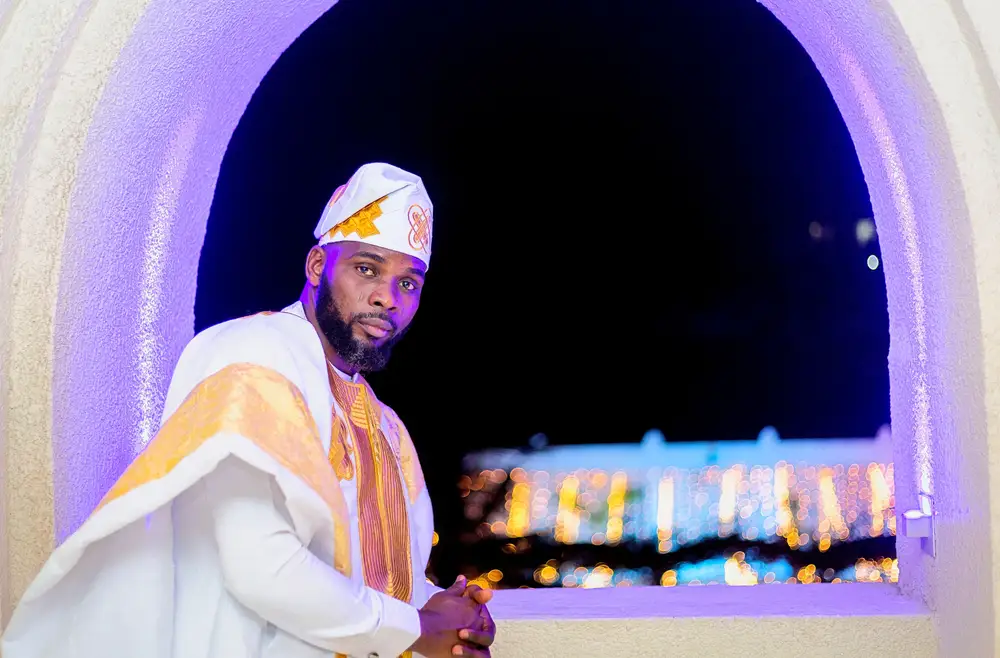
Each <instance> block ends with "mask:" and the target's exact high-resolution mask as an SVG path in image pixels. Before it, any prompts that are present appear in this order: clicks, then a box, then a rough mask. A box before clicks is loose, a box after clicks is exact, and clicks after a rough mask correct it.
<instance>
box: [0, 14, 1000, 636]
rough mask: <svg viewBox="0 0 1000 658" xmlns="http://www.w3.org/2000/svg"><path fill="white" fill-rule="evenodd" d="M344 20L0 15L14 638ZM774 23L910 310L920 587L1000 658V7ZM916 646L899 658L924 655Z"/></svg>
mask: <svg viewBox="0 0 1000 658" xmlns="http://www.w3.org/2000/svg"><path fill="white" fill-rule="evenodd" d="M332 4H333V2H332V1H330V0H323V1H320V0H275V1H274V2H269V3H229V2H223V1H221V0H200V1H196V0H89V1H83V0H31V2H28V1H27V0H13V1H12V2H7V3H4V4H2V5H0V80H2V81H3V82H2V85H0V209H2V211H0V212H2V213H3V214H2V221H0V309H2V312H0V473H2V475H0V478H2V482H0V484H2V486H0V506H2V509H0V513H2V515H3V516H2V519H0V520H2V524H0V617H2V618H3V619H4V620H5V619H6V618H7V617H8V616H9V613H10V608H11V605H12V604H13V602H14V601H16V599H17V597H18V596H19V595H20V593H21V592H22V591H23V589H24V587H25V586H26V585H27V583H28V582H30V579H31V578H32V577H33V575H34V573H35V572H36V571H37V570H38V568H39V567H40V566H41V564H42V562H43V561H44V559H45V557H46V555H47V554H48V552H49V551H50V550H51V548H52V546H53V545H54V543H55V542H56V541H58V540H59V539H61V538H63V537H65V536H66V535H67V534H68V533H70V532H72V530H73V529H75V528H76V527H77V526H78V525H79V523H80V522H82V520H83V519H84V518H86V516H87V514H88V513H89V511H90V509H92V507H93V506H94V504H95V503H96V502H97V500H98V499H99V498H100V497H101V495H102V493H103V492H104V490H105V489H106V488H107V487H108V486H109V485H110V484H111V482H112V481H113V480H114V479H115V477H116V476H117V475H118V473H120V472H121V471H122V470H123V468H124V467H125V465H126V463H127V462H128V461H129V460H130V459H131V458H132V457H133V456H134V454H135V451H136V450H137V449H139V448H140V447H141V445H142V444H143V442H144V440H145V439H146V438H147V437H148V435H149V433H150V432H152V431H154V430H155V426H156V422H157V420H158V416H159V413H160V407H161V403H162V395H163V389H164V387H165V385H166V382H167V380H168V377H169V373H170V369H171V368H172V366H173V364H174V362H175V361H176V358H177V356H178V354H179V352H180V349H181V348H182V346H183V345H184V343H185V342H186V341H187V340H188V339H189V338H190V336H191V334H192V330H193V307H194V293H195V279H196V274H197V267H198V257H199V252H200V249H201V245H202V241H203V238H204V234H205V222H206V220H207V217H208V213H209V206H210V203H211V199H212V193H213V190H214V185H215V181H216V178H217V176H218V170H219V165H220V163H221V160H222V156H223V154H224V152H225V148H226V145H227V143H228V140H229V138H230V136H231V134H232V131H233V129H234V128H235V126H236V123H237V122H238V120H239V117H240V115H241V113H242V112H243V110H244V108H245V107H246V105H247V103H248V101H249V100H250V97H251V95H252V93H253V91H254V89H255V88H256V86H257V84H258V83H259V81H260V80H261V78H262V77H263V76H264V74H265V73H266V71H267V70H268V68H269V67H270V66H271V65H272V64H273V62H274V61H275V60H276V59H277V57H278V56H279V55H280V54H281V52H282V51H283V50H284V49H285V48H286V47H287V46H288V45H289V44H290V43H291V42H292V41H293V40H294V39H295V38H296V37H297V36H298V35H299V34H300V33H301V32H302V31H303V30H304V29H305V28H306V27H307V26H308V25H309V24H310V23H311V22H313V21H314V20H315V19H316V18H317V17H318V16H319V15H321V14H322V13H323V12H324V11H325V10H327V9H328V8H329V7H330V6H332ZM763 4H765V5H766V6H767V7H768V8H770V9H771V11H773V12H774V13H775V15H776V16H777V17H778V18H779V19H780V20H781V21H782V22H783V23H784V24H785V25H786V26H787V27H788V28H789V29H790V30H791V31H792V33H793V34H794V35H795V36H796V37H797V38H798V39H799V40H800V41H801V42H802V44H803V45H804V47H805V48H806V50H807V51H808V52H809V53H810V55H811V56H812V58H813V61H814V62H815V63H816V66H817V67H818V69H819V70H820V72H821V73H822V74H823V76H824V78H825V79H826V81H827V83H828V85H829V86H830V89H831V91H832V93H833V95H834V98H835V99H836V100H837V103H838V105H839V107H840V109H841V111H842V113H843V115H844V118H845V121H846V123H847V126H848V128H849V129H850V131H851V134H852V137H853V139H854V142H855V145H856V148H857V150H858V154H859V157H860V160H861V164H862V168H863V170H864V172H865V177H866V180H867V182H868V185H869V189H870V191H871V195H872V204H873V207H874V209H875V221H876V223H877V225H878V229H879V237H880V244H881V248H882V253H883V260H884V266H885V275H886V282H887V288H888V299H889V318H890V333H891V350H890V354H889V358H888V366H889V369H890V382H891V404H892V424H893V437H894V439H895V442H896V444H895V448H894V449H895V454H894V458H895V461H896V465H897V468H896V487H897V500H898V508H899V509H906V508H907V507H910V506H915V504H916V492H917V491H918V490H925V491H927V492H929V493H932V494H933V495H934V499H935V505H936V513H937V517H936V522H937V527H938V540H937V557H936V558H931V557H930V556H929V555H928V554H926V553H924V552H922V551H921V550H920V547H919V544H918V543H917V542H915V541H914V540H906V539H900V540H899V542H898V549H899V554H900V560H901V583H900V589H901V591H902V592H903V593H904V594H905V595H906V596H908V597H910V600H912V601H914V602H918V603H919V604H920V605H926V606H927V609H929V610H930V611H931V612H932V613H933V620H934V625H935V627H934V628H935V633H936V637H937V641H938V643H939V644H938V647H937V650H938V652H939V653H938V655H941V656H992V655H995V653H996V650H997V647H998V646H1000V644H998V642H997V629H998V625H997V624H996V611H997V600H996V597H997V592H998V587H997V586H998V585H1000V560H998V557H1000V516H998V514H1000V512H998V510H997V505H996V504H992V503H991V501H992V500H993V499H994V498H995V497H996V496H997V494H998V493H1000V492H998V489H1000V304H997V303H996V301H995V300H997V299H1000V222H998V221H997V220H996V218H997V217H998V216H1000V119H998V117H1000V91H998V78H997V73H998V68H997V66H998V64H1000V5H997V3H996V2H994V1H993V0H966V1H964V2H962V1H959V0H951V1H949V0H923V1H922V2H920V3H914V2H912V1H909V0H813V1H812V2H808V3H807V2H797V1H796V0H764V2H763ZM751 589H754V590H763V589H765V588H751ZM779 589H782V590H785V591H787V590H788V589H789V588H779ZM753 596H764V595H760V594H754V595H753ZM789 596H792V595H789ZM561 613H562V611H561V610H558V609H556V610H554V611H553V616H554V617H558V616H559V615H560V614H561ZM637 616H642V615H639V614H638V613H637ZM859 619H861V618H860V617H858V618H857V619H840V618H835V617H834V616H830V617H829V618H828V619H826V621H823V622H822V623H820V621H819V620H814V622H815V624H813V623H811V624H810V626H809V628H826V627H825V626H823V624H826V623H829V624H831V625H832V626H830V628H831V629H833V628H834V627H842V628H846V626H844V625H848V624H850V625H852V626H851V628H855V627H856V625H857V624H863V623H864V622H863V621H858V620H859ZM901 619H905V620H910V621H906V622H905V623H911V621H912V623H914V624H917V625H918V626H919V624H920V623H925V624H926V619H924V622H921V621H920V618H919V616H918V617H912V618H911V617H906V616H905V615H903V616H900V615H897V616H896V618H895V621H893V622H892V623H893V624H896V623H904V622H903V621H900V620H901ZM510 623H511V624H516V626H511V627H510V628H511V633H510V634H509V635H508V636H506V637H505V638H504V639H503V640H502V644H501V646H500V647H498V655H524V654H522V653H519V652H520V651H521V649H519V648H518V647H521V646H528V644H523V645H522V644H517V643H519V642H522V641H523V642H526V643H529V644H530V643H531V642H534V641H535V640H531V639H522V638H532V637H537V639H538V640H541V639H543V638H542V636H541V635H540V634H541V633H543V632H544V631H543V630H538V629H541V628H543V627H545V626H546V625H548V631H547V632H548V633H549V634H550V635H549V636H548V638H547V639H548V640H549V641H550V642H553V641H555V640H554V639H553V638H556V639H559V638H565V642H566V643H572V642H575V641H576V640H572V639H571V638H570V636H572V635H574V634H575V633H576V632H577V630H576V629H577V628H578V627H577V626H575V624H578V623H579V622H578V621H574V622H569V621H564V622H559V623H556V622H546V621H545V620H528V621H525V620H521V621H518V620H512V621H511V622H510ZM629 623H630V622H627V621H622V620H621V618H619V619H618V620H617V621H614V620H612V621H609V622H607V623H605V622H601V623H600V624H598V623H596V622H595V623H594V624H593V627H594V628H598V627H599V628H602V629H603V630H602V631H601V633H600V635H601V637H604V638H611V637H614V638H619V637H620V638H621V639H620V643H618V644H616V646H618V647H631V648H632V649H634V652H633V655H654V654H649V653H643V651H648V649H647V648H644V647H645V646H647V645H640V644H638V642H639V641H640V640H637V639H635V638H634V637H633V639H629V637H630V635H632V636H634V635H636V634H635V633H631V634H630V633H628V632H627V631H628V630H629V629H631V628H632V626H629ZM643 623H645V622H643ZM650 623H653V624H654V626H650V627H649V628H646V627H643V628H642V630H643V631H644V632H648V633H650V634H654V635H655V634H656V633H660V632H664V633H668V632H669V634H671V635H672V636H675V637H691V638H694V637H697V636H703V637H707V636H708V635H711V634H712V633H716V634H717V635H718V642H719V647H720V650H721V647H723V646H725V645H726V640H725V639H724V638H726V637H729V641H730V642H731V640H732V637H734V636H733V632H734V631H738V632H739V633H743V632H744V631H746V632H747V633H749V634H754V633H757V634H758V635H757V636H758V637H759V633H761V632H763V630H764V629H765V628H766V630H767V633H768V634H770V633H779V634H783V633H785V632H786V631H790V629H791V627H792V626H794V624H795V620H794V619H792V618H789V617H781V616H777V615H776V616H773V617H768V618H767V619H764V620H762V621H759V622H752V623H751V622H746V621H745V620H742V621H741V620H740V619H735V620H730V621H729V622H723V621H719V620H716V621H711V618H698V619H690V618H686V619H676V620H674V621H671V622H670V623H669V624H667V626H664V624H666V622H663V621H662V620H660V621H655V622H650ZM539 624H541V626H539ZM565 624H569V625H568V626H567V625H565ZM602 624H603V625H602ZM705 624H708V626H705ZM741 624H743V625H741ZM838 625H839V626H838ZM668 626H669V631H667V630H663V629H665V628H667V627H668ZM514 628H518V629H521V630H517V631H514V630H513V629H514ZM635 628H636V630H638V627H635ZM857 628H861V626H857ZM560 629H564V630H566V631H567V632H566V633H561V632H559V633H557V635H551V633H553V632H557V631H559V630H560ZM657 629H660V630H657ZM755 629H757V630H755ZM797 632H799V633H801V632H820V631H812V630H809V631H806V630H802V629H799V631H797ZM824 632H825V631H824ZM830 632H833V631H832V630H831V631H830ZM857 632H859V633H860V632H862V631H860V630H858V631H857ZM914 632H916V631H914ZM533 634H538V635H537V636H536V635H533ZM590 636H593V638H594V639H593V641H594V642H598V641H601V640H600V639H599V638H598V637H597V636H596V635H594V634H593V633H591V634H590ZM706 641H708V640H706ZM873 641H875V640H874V638H873ZM629 643H631V644H629ZM563 646H570V644H563ZM581 646H583V645H581ZM591 646H596V645H591ZM684 646H687V645H684ZM729 646H731V645H729ZM871 646H874V645H871ZM914 646H916V645H914ZM904 648H905V647H904V645H903V644H899V643H896V644H893V645H891V646H887V648H886V650H885V652H884V654H883V655H906V656H914V655H927V654H924V653H912V652H908V651H907V652H904V651H903V649H904ZM611 653H612V654H613V655H622V652H621V651H613V652H611ZM700 653H703V654H704V653H705V651H704V650H702V651H701V652H700ZM530 655H569V654H554V653H551V654H542V653H538V652H534V653H532V654H530ZM577 655H594V654H593V653H592V652H590V651H587V652H584V653H581V654H577ZM706 655H716V654H713V653H711V652H708V653H707V654H706ZM719 655H721V654H719ZM761 655H764V654H761ZM822 655H841V654H834V653H829V654H822Z"/></svg>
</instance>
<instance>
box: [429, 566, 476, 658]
mask: <svg viewBox="0 0 1000 658" xmlns="http://www.w3.org/2000/svg"><path fill="white" fill-rule="evenodd" d="M465 591H466V581H465V577H464V576H459V577H458V580H456V581H455V584H454V585H452V586H451V587H449V588H448V589H446V590H444V591H443V592H438V593H437V594H435V595H434V596H432V597H431V598H430V599H429V600H428V601H427V603H425V604H424V607H423V608H421V609H420V637H419V638H418V639H417V641H416V642H414V643H413V646H412V647H410V648H411V649H412V650H413V651H415V652H417V653H419V654H422V655H424V656H426V657H427V658H445V657H446V656H452V655H463V654H455V653H454V652H455V651H456V650H457V649H456V647H458V646H460V645H459V637H458V633H459V631H462V630H466V629H470V628H480V627H481V626H482V623H483V617H482V605H481V604H480V603H478V601H477V598H482V597H481V596H478V595H472V596H466V595H465ZM487 600H488V599H487ZM463 651H469V652H470V653H466V654H464V655H471V656H488V655H489V654H488V653H486V654H482V653H480V654H474V653H471V651H472V649H471V648H468V649H465V648H463Z"/></svg>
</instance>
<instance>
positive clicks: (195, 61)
mask: <svg viewBox="0 0 1000 658" xmlns="http://www.w3.org/2000/svg"><path fill="white" fill-rule="evenodd" d="M333 4H334V2H332V1H331V0H322V1H319V0H312V1H310V0H277V1H276V2H268V3H263V4H262V3H249V2H244V3H231V4H230V3H205V2H197V1H195V0H170V1H169V2H159V1H157V2H151V3H150V4H149V8H148V9H147V11H146V14H145V15H144V16H143V18H142V20H141V22H140V24H139V26H138V28H137V29H136V32H135V34H134V35H133V37H132V39H131V41H130V42H129V43H128V45H127V46H126V48H125V51H124V52H123V53H122V56H121V59H120V60H119V62H118V64H117V67H116V70H115V72H114V74H113V76H112V78H111V81H110V83H109V84H108V86H107V88H106V89H105V91H104V96H103V98H102V100H101V104H100V107H99V108H98V111H97V116H96V118H95V120H94V123H93V127H92V128H91V132H90V134H89V136H88V146H87V148H86V150H85V154H84V156H83V159H82V162H81V165H80V172H79V177H78V182H77V187H76V189H75V191H74V195H73V200H72V209H71V215H70V222H69V224H70V226H69V228H68V229H67V235H66V247H65V254H66V256H65V258H66V260H65V261H64V263H63V275H62V279H61V281H60V302H61V303H60V305H59V308H58V310H57V317H56V326H57V328H56V336H55V350H56V354H57V360H56V369H55V374H54V390H55V393H54V411H53V426H54V427H53V435H54V436H53V452H54V455H53V457H54V459H53V461H54V464H55V473H54V480H55V483H54V484H55V490H56V492H57V500H56V535H57V540H59V541H61V540H62V539H64V538H65V537H66V536H67V535H68V534H70V533H71V532H72V531H73V530H75V529H76V527H77V526H78V525H79V524H80V523H81V522H82V521H83V520H84V519H85V518H86V517H87V515H88V514H89V513H90V510H92V509H93V508H94V506H95V505H96V504H97V502H98V501H99V500H100V499H101V497H102V496H103V495H104V492H105V491H106V490H107V489H108V487H109V486H110V484H111V483H112V482H113V481H114V480H115V479H116V478H117V477H118V475H119V474H120V473H121V472H122V471H123V470H124V468H125V466H126V465H127V464H128V462H129V461H131V459H132V458H133V456H134V455H135V454H136V452H137V451H138V450H139V449H140V448H141V446H142V445H143V444H144V442H145V441H146V440H147V439H148V438H149V436H150V433H151V432H152V431H153V430H154V428H155V427H157V426H158V424H159V421H160V413H161V409H162V400H163V397H164V395H165V392H166V386H167V384H168V382H169V378H170V372H171V370H172V368H173V365H174V363H175V362H176V361H177V358H178V357H179V355H180V352H181V350H182V349H183V347H184V344H185V343H186V342H187V341H188V340H189V339H190V338H191V336H192V333H193V328H194V293H195V281H196V278H197V273H198V259H199V255H200V251H201V245H202V242H203V240H204V236H205V222H206V220H207V218H208V213H209V208H210V206H211V202H212V195H213V192H214V187H215V180H216V178H217V177H218V173H219V166H220V164H221V162H222V156H223V154H224V153H225V150H226V146H227V144H228V142H229V138H230V136H231V135H232V132H233V130H234V128H235V127H236V124H237V122H238V121H239V118H240V116H241V114H242V113H243V110H244V108H245V107H246V105H247V103H248V102H249V101H250V97H251V95H252V94H253V92H254V90H255V89H256V87H257V85H258V83H259V82H260V80H261V79H262V78H263V77H264V74H265V73H267V71H268V69H269V68H270V67H271V65H272V64H273V63H274V61H275V60H276V59H277V58H278V56H279V55H280V54H281V53H282V52H283V51H284V50H285V48H287V47H288V45H289V44H291V42H292V41H294V40H295V38H296V37H297V36H298V35H299V34H301V33H302V31H303V30H305V28H306V27H308V26H309V25H310V24H311V23H312V22H313V21H315V20H316V19H317V18H318V17H319V16H320V15H322V13H323V12H324V11H326V10H327V9H329V8H330V7H331V6H332V5H333ZM235 275H236V273H234V276H235ZM67 300H72V302H71V303H67Z"/></svg>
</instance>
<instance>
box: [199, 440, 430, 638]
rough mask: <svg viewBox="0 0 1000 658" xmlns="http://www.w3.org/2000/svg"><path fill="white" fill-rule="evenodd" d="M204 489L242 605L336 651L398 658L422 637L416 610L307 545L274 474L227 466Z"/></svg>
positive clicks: (227, 576)
mask: <svg viewBox="0 0 1000 658" xmlns="http://www.w3.org/2000/svg"><path fill="white" fill-rule="evenodd" d="M206 487H207V489H208V492H207V493H208V496H209V501H210V502H209V504H210V505H211V507H212V518H213V520H214V525H215V535H216V541H217V543H218V547H219V556H220V560H221V564H222V572H223V578H224V580H225V583H226V588H227V590H228V591H229V592H230V594H231V595H232V596H233V598H235V599H236V600H237V601H239V602H240V603H241V604H243V605H244V606H246V607H247V608H249V609H250V610H252V611H254V612H255V613H257V614H258V615H260V616H261V617H262V618H263V619H265V620H266V621H268V622H270V623H271V624H273V625H274V626H275V627H277V628H279V629H281V630H283V631H285V632H286V633H289V634H291V635H294V636H295V637H298V638H299V639H301V640H302V641H303V642H307V643H309V644H312V645H314V646H316V647H319V648H320V649H323V650H326V651H331V652H339V653H345V654H351V655H364V656H367V655H371V654H375V655H379V656H384V657H388V656H398V655H400V654H402V653H404V652H405V651H406V650H407V649H409V648H410V647H411V646H412V645H413V643H414V642H415V641H416V640H417V638H418V637H419V636H420V618H419V615H418V613H417V609H416V608H414V607H413V606H411V605H409V604H406V603H403V602H401V601H398V600H396V599H394V598H392V597H390V596H387V595H385V594H383V593H381V592H379V591H377V590H374V589H371V588H368V587H365V586H363V585H359V584H357V583H355V582H353V581H351V580H350V579H348V578H345V577H344V576H343V575H342V574H340V573H338V572H337V571H336V570H335V569H333V567H331V566H329V565H327V564H326V563H324V562H323V561H321V560H320V559H319V558H317V557H316V556H315V555H314V554H313V553H312V552H311V551H310V550H309V549H308V548H307V547H306V546H305V545H303V543H302V541H301V540H300V539H299V538H298V537H297V536H296V534H295V532H294V530H293V529H292V526H291V524H290V522H289V521H288V520H287V519H286V518H285V517H284V516H283V515H282V513H281V511H280V510H279V508H278V506H277V505H276V501H275V498H274V494H273V493H272V489H271V479H270V476H269V475H267V474H265V473H262V472H260V471H257V470H256V469H254V468H253V467H251V466H249V465H246V464H244V463H242V462H241V461H239V460H236V459H229V460H226V461H225V462H223V463H222V464H220V466H219V468H218V470H217V471H216V472H215V473H214V474H213V475H212V476H210V477H209V478H207V479H206Z"/></svg>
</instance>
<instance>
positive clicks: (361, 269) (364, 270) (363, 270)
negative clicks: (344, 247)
mask: <svg viewBox="0 0 1000 658" xmlns="http://www.w3.org/2000/svg"><path fill="white" fill-rule="evenodd" d="M357 270H358V274H360V275H361V276H375V270H373V269H372V268H370V267H368V266H367V265H358V267H357Z"/></svg>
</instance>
